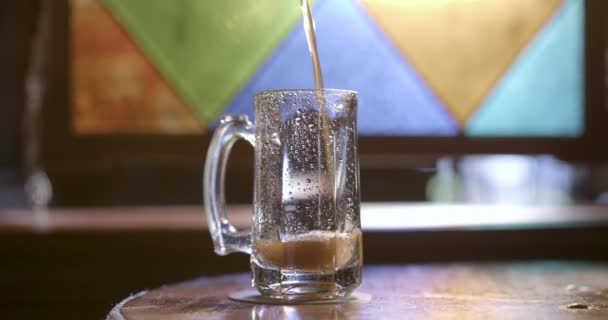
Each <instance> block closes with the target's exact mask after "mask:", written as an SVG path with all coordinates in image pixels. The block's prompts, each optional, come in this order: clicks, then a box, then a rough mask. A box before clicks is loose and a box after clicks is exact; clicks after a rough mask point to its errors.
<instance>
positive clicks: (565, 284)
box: [107, 261, 608, 320]
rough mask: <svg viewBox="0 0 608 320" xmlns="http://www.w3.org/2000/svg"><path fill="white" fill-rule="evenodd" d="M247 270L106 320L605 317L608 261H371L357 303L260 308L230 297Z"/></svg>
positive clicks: (186, 285) (153, 294)
mask: <svg viewBox="0 0 608 320" xmlns="http://www.w3.org/2000/svg"><path fill="white" fill-rule="evenodd" d="M249 285H250V276H249V275H248V274H236V275H225V276H218V277H202V278H198V279H194V280H191V281H186V282H183V283H178V284H174V285H167V286H163V287H161V288H158V289H155V290H151V291H147V292H141V293H139V294H137V295H135V296H132V297H129V298H127V299H125V300H124V301H123V302H121V303H119V304H118V305H117V306H116V307H115V308H114V309H113V310H112V311H111V312H110V314H109V315H108V318H107V319H109V320H119V319H128V320H138V319H170V320H172V319H175V320H177V319H374V320H377V319H406V318H407V319H409V318H412V319H419V318H433V319H502V318H515V319H535V318H543V319H608V264H607V263H583V262H577V263H576V262H550V261H547V262H516V263H481V264H480V263H477V264H428V265H407V266H398V265H391V266H368V267H366V268H365V269H364V273H363V285H362V286H361V288H360V289H358V290H359V291H360V292H362V293H366V294H370V295H371V296H372V299H371V300H370V301H368V302H361V303H344V304H319V305H284V306H282V305H262V304H258V305H255V304H248V303H240V302H235V301H232V300H229V299H228V298H227V296H228V294H230V293H232V292H235V291H239V290H244V289H248V288H249Z"/></svg>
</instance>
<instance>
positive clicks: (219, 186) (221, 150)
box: [203, 115, 255, 256]
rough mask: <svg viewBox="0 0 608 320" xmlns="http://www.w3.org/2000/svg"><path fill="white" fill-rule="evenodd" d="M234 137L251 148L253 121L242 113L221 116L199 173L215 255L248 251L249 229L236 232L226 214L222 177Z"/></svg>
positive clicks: (253, 140)
mask: <svg viewBox="0 0 608 320" xmlns="http://www.w3.org/2000/svg"><path fill="white" fill-rule="evenodd" d="M238 139H244V140H247V141H248V142H249V143H250V144H251V145H252V146H253V147H254V148H255V134H254V131H253V124H252V123H251V122H250V121H249V119H247V116H246V115H225V116H222V118H221V122H220V125H219V126H218V127H217V129H215V133H214V134H213V137H212V138H211V143H210V144H209V149H208V150H207V159H206V161H205V171H204V175H203V199H204V203H205V213H206V215H207V225H208V228H209V233H211V238H212V239H213V248H214V251H215V253H216V254H218V255H221V256H224V255H227V254H229V253H233V252H245V253H248V254H251V231H249V232H239V231H238V230H237V229H236V228H235V227H234V226H233V225H232V224H230V222H229V221H228V216H227V215H226V197H225V195H224V191H225V190H224V178H225V174H226V164H227V162H228V156H229V155H230V150H231V149H232V146H233V145H234V143H235V142H236V141H237V140H238Z"/></svg>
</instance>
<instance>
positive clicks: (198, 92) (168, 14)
mask: <svg viewBox="0 0 608 320" xmlns="http://www.w3.org/2000/svg"><path fill="white" fill-rule="evenodd" d="M105 4H106V5H107V7H108V8H109V9H110V10H111V12H112V13H113V14H114V16H115V17H116V18H117V19H118V20H119V21H120V22H121V23H122V24H123V25H124V26H125V27H126V29H127V30H128V31H129V33H130V34H131V35H132V36H133V37H134V39H135V41H136V42H137V43H138V44H139V46H140V47H141V48H142V49H143V50H144V53H145V54H146V55H147V56H148V57H149V58H150V59H151V60H152V62H153V63H154V64H155V65H156V66H157V67H158V68H159V70H160V71H161V72H162V73H163V74H164V75H165V76H166V77H167V79H168V80H169V82H170V83H171V84H172V85H173V86H174V87H175V89H176V90H177V91H178V92H179V93H180V94H181V95H182V96H183V97H184V99H185V100H186V101H187V102H188V103H189V104H190V106H192V108H194V110H195V111H196V112H197V114H198V115H199V117H201V119H202V120H203V121H205V122H207V123H209V122H212V121H213V120H214V119H215V118H216V117H217V115H218V114H219V113H220V112H221V111H222V109H223V107H224V106H225V105H226V104H227V102H228V101H229V100H230V99H231V98H232V96H233V95H235V94H236V92H237V91H238V90H239V89H240V88H241V87H242V86H243V85H244V84H245V83H246V82H247V80H248V79H249V78H250V77H251V76H252V75H253V73H254V72H255V71H256V70H257V68H258V66H259V65H260V64H261V63H262V62H264V60H265V59H266V58H267V57H268V56H269V55H270V53H271V52H272V51H273V49H274V48H275V47H276V46H277V44H278V43H279V42H281V41H282V39H283V38H284V37H285V36H286V35H287V33H288V32H289V31H290V30H291V28H293V27H294V25H295V23H296V22H297V20H298V19H299V17H300V11H299V8H298V2H297V1H295V0H292V1H285V0H279V1H277V0H254V1H250V0H239V1H237V0H230V1H206V0H205V1H191V0H190V1H167V0H145V1H144V0H105ZM302 41H304V39H303V40H302Z"/></svg>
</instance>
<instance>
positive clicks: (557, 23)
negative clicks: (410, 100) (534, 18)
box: [465, 0, 585, 137]
mask: <svg viewBox="0 0 608 320" xmlns="http://www.w3.org/2000/svg"><path fill="white" fill-rule="evenodd" d="M584 16H585V12H584V1H583V0H567V1H566V2H565V3H564V5H563V6H562V7H561V8H560V10H559V11H558V12H557V13H556V14H555V16H554V17H552V19H551V20H550V21H549V22H548V23H547V25H546V26H545V27H544V28H543V29H542V30H541V31H540V32H539V34H538V35H537V36H536V38H535V39H534V40H533V42H532V43H531V44H530V45H529V46H528V47H527V48H526V49H525V50H524V51H523V52H522V54H521V55H520V56H519V57H518V59H517V60H516V61H515V63H514V64H513V65H512V67H511V69H510V70H509V71H508V72H507V73H506V75H505V76H504V78H503V79H502V80H501V81H500V82H499V83H498V85H497V86H496V87H495V88H494V90H493V91H492V92H491V93H490V95H489V96H488V98H487V99H486V101H485V102H484V103H483V104H482V105H481V106H480V108H479V110H478V111H477V113H476V114H475V115H474V116H473V117H472V119H471V120H470V121H469V123H468V126H467V128H466V129H465V131H466V134H468V135H471V136H559V137H562V136H565V137H570V136H579V135H581V134H582V132H583V130H584V105H585V102H584V35H585V33H584Z"/></svg>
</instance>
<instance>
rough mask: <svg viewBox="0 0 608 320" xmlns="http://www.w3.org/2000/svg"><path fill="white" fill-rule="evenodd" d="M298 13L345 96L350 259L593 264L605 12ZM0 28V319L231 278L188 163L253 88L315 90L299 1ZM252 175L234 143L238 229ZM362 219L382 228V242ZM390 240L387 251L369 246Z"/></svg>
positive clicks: (27, 12)
mask: <svg viewBox="0 0 608 320" xmlns="http://www.w3.org/2000/svg"><path fill="white" fill-rule="evenodd" d="M313 14H314V17H315V21H316V30H317V39H318V46H319V54H320V60H321V64H322V67H323V72H324V77H325V85H326V86H327V87H331V88H343V89H351V90H355V91H357V92H358V93H359V110H358V129H359V151H360V158H361V192H362V194H361V196H362V200H363V201H364V202H365V203H367V204H370V205H371V206H368V207H366V206H364V207H363V213H362V214H363V218H364V219H363V220H364V225H363V228H364V230H365V228H366V225H365V221H368V222H369V223H370V226H371V225H373V226H374V229H373V231H372V230H371V229H370V232H369V233H368V237H367V238H366V241H367V242H366V250H367V252H369V251H370V250H369V249H370V248H376V250H373V252H374V253H372V254H369V255H367V254H366V263H367V262H369V263H396V262H428V261H454V260H504V259H541V258H571V259H606V258H608V254H607V252H608V251H607V250H604V249H606V248H607V245H606V243H607V237H608V234H607V233H606V230H607V229H605V226H606V225H607V222H608V209H606V208H607V207H604V204H605V203H607V202H608V162H607V159H608V148H606V147H605V146H606V139H607V138H608V130H607V127H608V126H607V125H606V124H608V105H607V103H606V97H607V94H608V87H607V86H606V79H607V78H606V66H607V63H608V55H607V54H606V52H607V51H606V39H607V26H606V23H605V22H604V20H606V14H608V8H607V6H606V4H604V3H603V2H602V1H599V0H598V1H593V0H587V1H584V0H544V1H532V0H513V1H504V0H486V1H472V0H428V1H420V0H317V1H314V2H313ZM0 15H1V20H0V28H1V29H0V48H2V49H1V50H0V63H1V64H2V68H0V70H2V73H1V74H0V81H1V82H0V102H1V105H2V106H1V107H0V270H2V273H1V275H0V287H2V288H3V289H5V290H1V291H3V292H2V293H0V305H2V306H3V307H5V308H6V310H9V311H7V312H9V314H11V312H14V313H15V314H20V315H31V316H32V317H37V316H39V315H40V314H45V315H47V316H48V315H51V316H52V315H57V316H58V317H59V316H61V317H62V318H63V319H66V318H81V319H82V318H83V317H85V318H87V317H92V316H96V317H97V318H99V317H101V316H103V314H104V311H107V310H109V308H110V307H111V305H112V303H115V302H117V301H119V300H120V299H122V298H123V297H125V296H126V295H128V294H129V293H133V292H137V291H139V290H142V289H145V288H151V287H155V286H159V285H161V284H163V283H167V282H171V281H178V280H184V279H188V278H192V277H196V276H200V275H212V274H218V273H222V272H236V271H247V266H248V264H247V257H245V256H230V257H222V258H221V259H220V258H219V257H216V256H214V255H213V254H212V250H211V246H210V239H209V237H208V235H207V232H206V231H205V226H204V221H203V211H202V192H203V190H202V188H201V176H202V166H203V159H204V157H205V150H206V148H207V145H208V142H209V139H210V135H211V133H212V130H213V128H214V127H215V126H216V125H217V122H218V119H219V117H220V116H221V115H222V114H236V113H242V114H247V115H249V117H250V119H254V116H253V96H254V94H255V93H256V92H258V91H261V90H268V89H279V88H308V87H312V86H313V83H314V82H313V73H312V65H311V63H310V57H309V53H308V48H307V45H306V40H305V37H304V31H303V29H302V28H301V18H300V11H299V8H298V3H297V1H295V0H294V1H278V0H258V1H256V2H255V5H252V4H251V3H250V1H226V2H222V1H194V0H192V1H190V0H188V1H185V0H184V1H171V2H169V1H162V0H153V1H140V0H122V1H120V0H61V1H49V0H27V1H19V2H16V1H12V2H2V3H1V4H0ZM252 168H253V152H252V150H251V148H250V147H249V146H247V145H245V144H237V146H236V147H235V151H234V152H233V156H232V158H231V160H230V163H229V169H228V177H227V186H226V188H227V191H226V193H227V197H228V202H229V204H231V205H234V208H236V209H235V212H236V213H235V216H239V215H240V216H243V217H245V218H248V217H249V212H250V209H249V205H250V204H251V199H252V193H253V189H252V187H253V171H252ZM378 202H380V203H382V204H383V205H389V206H392V208H393V209H394V210H397V211H399V212H400V213H399V214H400V217H401V218H400V219H397V221H400V222H399V223H398V227H394V226H393V227H392V228H393V229H392V232H391V233H386V232H382V230H387V229H390V228H391V226H390V224H385V225H382V222H381V221H380V222H379V221H378V219H376V220H374V218H373V217H374V212H377V211H378V210H380V211H382V209H381V208H380V209H379V208H378V207H373V204H374V203H378ZM199 207H200V209H199ZM366 208H367V211H366ZM468 208H473V209H471V210H472V211H471V210H469V209H468ZM505 208H508V209H505ZM366 212H367V213H366ZM481 212H483V213H481ZM471 213H474V214H471ZM199 216H200V221H199V220H198V217H199ZM380 216H381V214H380ZM514 217H515V218H514ZM245 220H247V219H245ZM449 221H452V222H454V221H455V222H456V223H455V224H456V225H457V226H458V230H459V231H458V232H455V231H454V224H449V223H448V222H449ZM458 221H461V222H458ZM462 221H465V222H466V223H464V222H462ZM408 223H409V224H408ZM480 225H482V226H483V228H479V226H480ZM420 226H423V228H422V229H423V230H422V229H420ZM514 226H515V227H514ZM547 226H549V227H547ZM378 230H381V231H378ZM421 230H422V231H421ZM396 239H404V241H405V242H404V243H408V244H407V245H404V247H403V248H401V249H402V254H399V255H394V254H393V255H390V254H389V253H388V252H386V250H382V248H384V246H385V245H386V243H387V242H393V243H394V242H395V240H396ZM539 239H540V240H541V241H538V242H537V244H536V245H529V243H530V242H534V241H533V240H539ZM497 243H503V246H502V247H501V248H500V250H497V247H496V244H497ZM504 243H511V244H512V246H509V245H506V246H504ZM524 243H527V244H528V245H524ZM425 246H428V247H425ZM431 247H432V248H434V250H426V249H428V248H431ZM567 248H570V249H572V250H565V249H567ZM431 251H432V252H431ZM33 306H36V308H33ZM66 306H69V308H67V309H66ZM66 310H69V311H66ZM85 315H86V316H85Z"/></svg>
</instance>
